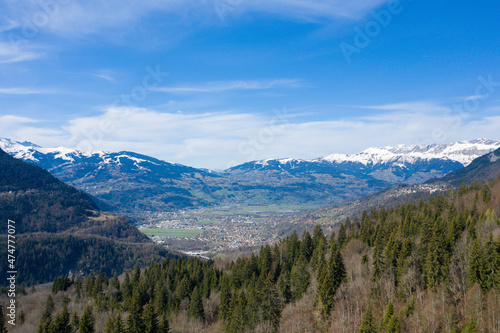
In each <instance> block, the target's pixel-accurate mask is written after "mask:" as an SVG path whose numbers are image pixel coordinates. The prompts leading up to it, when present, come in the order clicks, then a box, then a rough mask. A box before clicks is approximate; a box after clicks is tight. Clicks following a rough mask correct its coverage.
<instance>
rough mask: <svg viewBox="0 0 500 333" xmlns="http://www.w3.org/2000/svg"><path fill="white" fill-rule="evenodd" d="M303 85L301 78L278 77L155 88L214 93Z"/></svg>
mask: <svg viewBox="0 0 500 333" xmlns="http://www.w3.org/2000/svg"><path fill="white" fill-rule="evenodd" d="M301 86H302V81H301V80H299V79H276V80H260V81H217V82H207V83H203V84H198V85H196V84H192V85H183V86H175V87H159V88H155V89H154V90H155V91H162V92H168V93H198V92H203V93H214V92H223V91H231V90H267V89H272V88H279V87H288V88H298V87H301Z"/></svg>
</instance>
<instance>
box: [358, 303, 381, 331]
mask: <svg viewBox="0 0 500 333" xmlns="http://www.w3.org/2000/svg"><path fill="white" fill-rule="evenodd" d="M376 332H377V328H376V326H375V321H374V319H373V314H372V309H371V308H368V310H366V312H365V314H364V315H363V320H362V322H361V326H360V327H359V333H376Z"/></svg>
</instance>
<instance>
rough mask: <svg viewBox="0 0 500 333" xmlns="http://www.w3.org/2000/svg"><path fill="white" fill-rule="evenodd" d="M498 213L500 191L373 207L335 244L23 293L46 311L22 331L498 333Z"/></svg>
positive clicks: (497, 187)
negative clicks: (79, 320)
mask: <svg viewBox="0 0 500 333" xmlns="http://www.w3.org/2000/svg"><path fill="white" fill-rule="evenodd" d="M485 189H487V190H485ZM485 193H487V195H485ZM498 207H500V182H496V183H492V184H487V185H484V186H479V187H478V186H476V185H474V186H466V185H465V187H462V189H461V190H460V191H449V192H448V193H447V194H446V195H444V194H442V193H441V194H438V195H434V196H431V197H429V199H428V200H425V201H424V200H421V201H419V202H418V203H411V202H410V203H403V204H401V205H398V206H396V207H392V208H386V207H381V208H380V209H372V210H371V211H369V212H364V213H362V214H361V215H359V216H356V217H355V218H353V219H352V220H351V219H346V220H345V221H344V223H343V224H342V225H341V227H340V229H339V230H338V232H336V233H335V232H334V233H331V234H330V235H324V233H323V231H322V230H321V228H320V227H319V226H316V228H315V229H314V231H313V233H312V234H310V233H308V232H305V233H303V234H302V235H301V236H299V235H298V234H297V233H295V232H294V233H293V234H292V235H291V236H290V237H288V238H286V239H283V240H282V241H281V242H279V243H278V244H275V245H274V246H269V245H266V246H264V247H262V248H261V249H260V251H259V252H258V253H254V254H251V255H250V256H248V257H243V258H239V259H238V260H236V261H232V262H226V263H224V262H220V261H218V262H217V263H215V262H214V261H211V260H208V261H207V260H199V259H194V258H191V259H189V260H184V259H174V260H165V261H163V262H162V263H157V264H153V265H150V266H149V267H148V268H147V269H146V270H145V271H143V272H141V271H140V270H139V269H136V270H135V271H133V272H132V271H130V272H127V273H126V274H125V276H123V278H121V279H120V278H118V277H116V276H115V277H112V278H110V277H107V276H105V275H102V274H101V275H99V276H95V275H92V276H88V277H86V278H85V279H84V280H83V281H82V280H71V279H56V280H55V281H54V283H53V284H52V286H51V292H50V291H49V290H47V289H48V288H45V291H43V290H42V291H41V292H40V293H39V294H37V292H35V293H33V294H29V295H26V296H23V298H22V300H23V302H21V304H33V305H32V306H34V304H37V305H38V309H39V310H38V311H36V312H35V311H33V312H27V311H26V323H25V324H23V325H26V326H20V327H16V328H15V330H13V332H23V331H25V330H26V329H31V330H30V331H34V329H35V328H36V327H37V326H38V327H41V328H42V329H43V328H44V327H51V326H52V325H56V324H57V325H61V326H63V327H64V328H68V329H69V328H73V329H74V328H76V325H75V323H74V322H73V323H71V321H70V320H69V318H70V315H69V314H71V313H76V314H77V315H78V316H79V318H82V320H83V318H84V317H90V318H94V320H95V321H94V320H90V321H88V322H86V323H87V325H88V326H89V327H95V328H96V329H97V331H98V332H102V331H104V328H105V329H106V331H105V332H112V333H114V332H124V331H129V332H130V331H133V332H168V331H172V332H227V333H239V332H282V333H285V332H286V333H290V332H296V333H302V332H343V331H347V332H362V333H364V332H381V333H382V332H395V333H398V332H408V333H417V332H464V333H466V332H481V333H488V332H498V331H500V324H499V322H498V307H499V306H500V298H499V291H500V236H499V235H500V219H499V218H498V216H499V214H500V212H499V211H498ZM328 236H329V237H328ZM42 295H43V296H42ZM49 295H50V297H49ZM45 300H47V301H46V302H45ZM54 300H55V301H54ZM3 301H4V302H5V298H4V300H3ZM44 302H45V304H46V307H45V310H44V311H43V313H42V310H41V308H43V306H41V305H42V304H43V303H44ZM52 303H54V304H52ZM64 304H66V306H64ZM68 313H69V314H68ZM73 316H74V315H73ZM64 318H66V319H64ZM81 327H82V326H80V329H81Z"/></svg>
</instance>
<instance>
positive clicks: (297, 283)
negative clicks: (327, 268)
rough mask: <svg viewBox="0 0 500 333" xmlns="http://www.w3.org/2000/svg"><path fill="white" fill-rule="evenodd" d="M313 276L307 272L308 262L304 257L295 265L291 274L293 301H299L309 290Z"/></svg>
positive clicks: (301, 256)
mask: <svg viewBox="0 0 500 333" xmlns="http://www.w3.org/2000/svg"><path fill="white" fill-rule="evenodd" d="M310 280H311V276H310V274H309V271H308V270H307V262H306V258H305V257H304V255H300V257H299V259H298V260H297V262H296V263H295V265H293V267H292V271H291V273H290V287H291V291H292V296H293V299H299V298H300V297H301V296H302V295H303V294H304V293H305V292H306V290H307V287H308V286H309V282H310Z"/></svg>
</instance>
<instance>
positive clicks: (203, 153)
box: [0, 103, 500, 168]
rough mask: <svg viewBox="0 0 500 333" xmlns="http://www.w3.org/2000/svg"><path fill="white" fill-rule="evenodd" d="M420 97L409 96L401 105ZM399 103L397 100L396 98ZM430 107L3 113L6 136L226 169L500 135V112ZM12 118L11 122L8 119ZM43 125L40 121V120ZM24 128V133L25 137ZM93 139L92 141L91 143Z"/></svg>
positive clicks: (494, 137)
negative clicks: (304, 112) (326, 113)
mask: <svg viewBox="0 0 500 333" xmlns="http://www.w3.org/2000/svg"><path fill="white" fill-rule="evenodd" d="M407 104H408V105H409V104H413V103H403V104H401V105H407ZM391 105H392V104H391ZM427 107H428V109H427V110H430V109H432V110H433V111H430V112H427V111H426V112H423V111H401V110H397V109H396V108H394V107H386V109H389V110H385V109H384V110H380V112H377V113H375V114H373V115H371V116H369V117H366V116H365V117H352V118H346V119H337V120H329V121H310V120H305V121H300V119H301V118H295V117H293V116H294V114H293V113H292V114H291V115H290V116H288V115H285V117H286V119H281V118H280V117H276V116H273V115H269V114H267V115H266V114H255V113H235V112H205V113H197V114H194V113H168V112H159V111H155V110H150V109H141V108H135V109H130V108H109V109H107V110H105V111H103V113H102V114H100V115H97V116H92V117H79V118H75V119H73V120H71V121H70V122H68V123H66V124H65V125H64V126H62V127H59V128H48V127H44V126H42V125H43V124H32V123H27V121H30V122H33V120H30V119H22V118H19V117H18V118H16V117H15V116H9V117H11V118H5V117H2V118H0V123H1V124H2V126H0V130H1V132H0V133H1V134H2V135H0V136H7V137H8V136H9V134H10V133H13V135H15V137H14V138H19V139H22V140H29V141H33V142H35V143H41V144H42V145H45V144H46V142H51V143H53V144H54V145H70V146H72V147H78V146H79V145H80V144H81V143H82V142H86V143H87V148H90V149H92V150H108V151H119V150H131V151H136V152H139V153H144V154H148V155H152V156H155V157H158V158H161V159H164V160H168V161H172V162H178V163H183V164H188V165H193V166H197V167H209V168H225V167H226V166H227V165H228V163H229V162H231V164H234V163H243V162H245V161H249V160H255V159H264V158H277V157H294V158H314V157H318V156H322V155H327V154H331V153H356V152H359V151H361V150H363V149H365V148H368V147H371V146H388V145H395V144H400V143H403V144H430V143H439V142H452V141H458V140H463V139H473V138H477V137H487V138H491V139H497V140H499V139H500V136H499V135H500V134H499V133H498V128H500V116H492V117H484V118H480V119H474V120H468V119H459V120H460V121H456V120H457V119H455V118H454V117H453V114H452V113H451V112H452V110H450V109H448V108H446V107H442V106H440V105H438V104H436V105H434V106H433V105H432V104H430V103H427ZM5 120H7V125H5V124H6V123H5V122H4V121H5ZM35 125H36V126H35ZM21 135H22V137H20V136H21ZM88 144H90V146H89V145H88Z"/></svg>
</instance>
